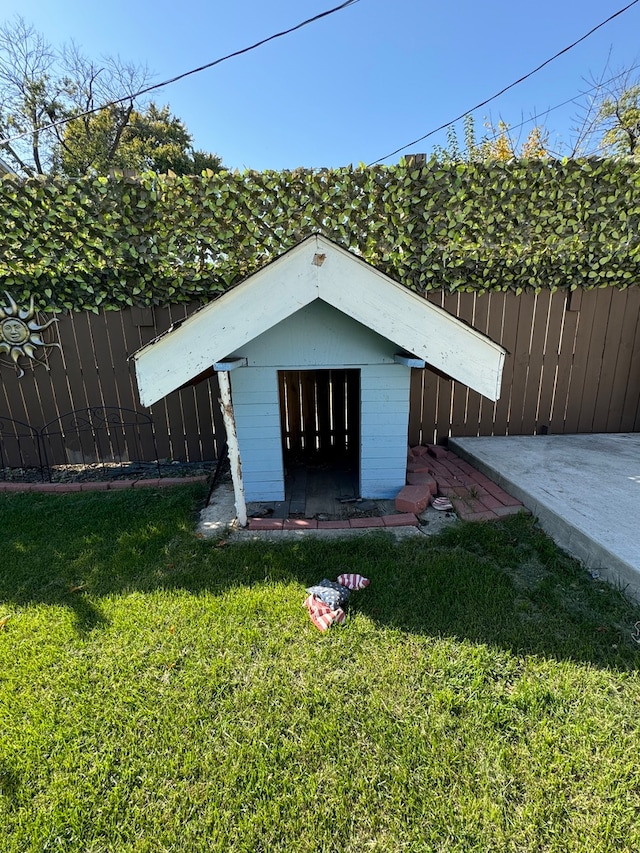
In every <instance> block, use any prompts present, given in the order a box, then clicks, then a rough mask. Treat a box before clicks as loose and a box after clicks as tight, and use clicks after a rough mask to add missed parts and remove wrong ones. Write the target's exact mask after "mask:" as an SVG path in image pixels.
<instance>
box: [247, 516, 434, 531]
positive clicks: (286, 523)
mask: <svg viewBox="0 0 640 853" xmlns="http://www.w3.org/2000/svg"><path fill="white" fill-rule="evenodd" d="M417 525H418V519H417V518H416V516H415V515H414V514H413V513H411V512H405V513H395V514H394V515H378V516H373V517H371V518H351V519H341V520H339V521H316V520H315V519H314V518H286V519H282V518H250V519H249V524H248V525H247V527H245V530H363V529H370V528H378V529H381V528H382V529H384V528H385V527H417Z"/></svg>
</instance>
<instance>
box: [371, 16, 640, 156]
mask: <svg viewBox="0 0 640 853" xmlns="http://www.w3.org/2000/svg"><path fill="white" fill-rule="evenodd" d="M639 2H640V0H632V2H631V3H629V4H627V5H626V6H625V7H624V8H623V9H619V10H618V11H617V12H614V13H613V15H610V16H609V17H608V18H607V19H606V20H604V21H601V23H599V24H597V26H595V27H593V28H592V29H590V30H589V32H588V33H585V34H584V35H583V36H581V37H580V38H579V39H576V41H574V42H573V43H572V44H570V45H567V47H564V48H563V49H562V50H560V51H558V53H555V54H554V55H553V56H551V57H549V59H546V60H545V61H544V62H542V63H541V64H540V65H538V67H537V68H534V69H533V70H532V71H529V73H528V74H525V75H524V76H523V77H520V78H519V79H518V80H515V81H514V82H513V83H509V85H508V86H505V87H504V89H500V91H499V92H496V94H495V95H491V97H490V98H486V99H485V100H484V101H481V102H480V103H479V104H476V105H475V107H471V108H470V109H468V110H465V111H464V112H463V113H460V115H459V116H456V117H455V118H453V119H451V121H448V122H445V124H441V125H440V127H436V128H434V129H433V130H430V131H429V132H428V133H425V134H424V136H420V137H419V138H418V139H414V140H413V142H407V144H406V145H401V146H400V148H396V149H395V151H391V152H390V153H389V154H385V155H384V156H383V157H378V159H377V160H374V161H373V162H371V163H369V164H368V165H369V166H375V165H376V163H380V162H381V161H382V160H387V159H388V158H389V157H393V156H395V155H396V154H399V153H400V152H401V151H404V150H405V148H410V147H411V146H412V145H417V144H418V142H423V141H424V140H425V139H428V138H429V137H430V136H433V135H434V134H435V133H439V132H440V131H441V130H445V129H446V128H447V127H449V125H451V124H455V122H457V121H460V119H463V118H464V117H465V116H466V115H469V113H473V112H475V111H476V110H479V109H480V108H481V107H484V106H486V105H487V104H489V103H491V101H495V99H496V98H499V97H500V95H504V93H505V92H508V91H509V89H513V88H514V87H515V86H517V85H518V84H520V83H523V82H524V81H525V80H527V79H528V78H529V77H532V76H533V75H534V74H537V72H538V71H540V70H541V69H542V68H544V67H545V66H546V65H549V63H550V62H553V61H554V59H558V57H559V56H562V55H563V54H564V53H567V52H568V51H570V50H572V49H573V48H574V47H576V45H578V44H580V42H583V41H584V40H585V39H587V38H589V36H590V35H593V33H595V32H596V30H599V29H600V28H601V27H604V25H605V24H608V23H609V22H610V21H613V19H614V18H617V17H618V16H619V15H622V14H623V13H624V12H626V11H627V10H628V9H630V8H631V7H632V6H635V5H636V4H637V3H639Z"/></svg>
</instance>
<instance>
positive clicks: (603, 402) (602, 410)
mask: <svg viewBox="0 0 640 853" xmlns="http://www.w3.org/2000/svg"><path fill="white" fill-rule="evenodd" d="M620 296H621V297H622V298H616V299H613V298H612V299H611V300H610V305H609V314H608V316H607V317H606V318H605V317H602V316H598V317H597V318H596V322H597V323H598V324H599V325H600V326H601V329H602V358H601V364H600V379H599V382H598V387H597V393H596V398H595V400H594V403H593V406H592V410H591V428H590V429H591V431H592V432H606V430H607V422H608V420H609V410H610V408H611V402H612V392H613V382H614V376H615V373H616V367H617V360H618V353H619V352H620V350H621V340H620V339H616V340H613V339H612V337H611V335H610V334H609V330H610V329H613V328H615V329H619V330H620V331H621V332H622V329H623V326H624V317H625V312H626V309H627V292H626V291H624V292H623V293H622V294H620ZM621 336H622V335H621Z"/></svg>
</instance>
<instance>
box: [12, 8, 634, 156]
mask: <svg viewBox="0 0 640 853" xmlns="http://www.w3.org/2000/svg"><path fill="white" fill-rule="evenodd" d="M359 2H360V0H345V2H344V3H341V4H340V5H339V6H334V7H333V9H327V10H326V11H324V12H320V13H319V14H317V15H314V16H313V17H312V18H307V19H306V20H305V21H301V22H300V23H299V24H296V25H295V26H294V27H289V29H287V30H282V31H281V32H279V33H274V34H273V35H270V36H267V38H263V39H261V40H260V41H257V42H256V43H255V44H251V45H249V46H248V47H243V48H242V49H241V50H234V51H233V53H228V54H227V55H226V56H221V57H220V58H219V59H214V61H213V62H207V64H206V65H200V66H199V67H198V68H192V69H191V71H185V72H184V73H183V74H177V75H176V76H175V77H171V78H170V79H169V80H163V82H162V83H154V84H153V85H152V86H147V87H146V88H144V89H140V90H139V91H138V92H135V94H132V95H124V96H123V97H122V98H116V99H115V100H113V101H108V102H107V103H106V104H102V105H101V106H99V107H94V108H93V109H90V110H86V111H85V112H82V113H77V114H76V115H73V116H71V117H70V118H64V119H59V120H58V121H53V122H51V124H45V125H43V126H42V127H39V128H38V133H42V132H43V131H45V130H51V129H52V128H54V127H60V126H61V125H63V124H67V123H68V122H70V121H74V120H75V119H78V118H84V117H85V116H88V115H92V114H93V113H97V112H100V111H101V110H105V109H108V108H109V107H115V106H117V105H118V104H123V103H125V102H126V101H134V100H135V99H136V98H139V97H141V96H142V95H148V94H149V92H154V91H155V90H156V89H161V88H162V87H163V86H169V85H170V84H171V83H177V82H178V80H184V78H185V77H190V76H191V75H192V74H199V73H200V72H201V71H206V70H207V69H209V68H213V67H214V66H215V65H220V63H221V62H226V61H227V60H228V59H233V58H234V57H236V56H242V55H243V54H245V53H249V52H250V51H252V50H255V49H256V48H258V47H262V45H264V44H267V43H268V42H270V41H274V39H279V38H282V37H283V36H287V35H289V34H290V33H295V32H296V30H301V29H302V28H303V27H306V26H308V25H309V24H313V23H315V22H316V21H319V20H321V19H322V18H326V17H328V16H329V15H333V14H334V13H335V12H341V11H342V10H343V9H346V8H347V7H348V6H353V5H354V4H356V3H359ZM636 2H639V0H636ZM32 133H33V131H26V132H25V133H20V134H18V135H17V136H12V137H11V138H10V139H0V148H1V147H2V146H3V145H10V144H11V143H12V142H16V141H17V140H19V139H23V138H24V137H25V136H31V135H32Z"/></svg>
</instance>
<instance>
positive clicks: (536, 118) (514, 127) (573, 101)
mask: <svg viewBox="0 0 640 853" xmlns="http://www.w3.org/2000/svg"><path fill="white" fill-rule="evenodd" d="M637 68H640V63H638V64H637V65H632V66H631V67H630V68H625V70H624V71H621V72H620V74H614V76H613V77H610V78H609V79H608V80H605V81H604V83H596V84H595V85H594V86H589V88H588V89H585V90H584V92H578V94H577V95H574V96H573V97H572V98H567V100H566V101H562V102H561V103H559V104H556V105H555V106H553V107H547V109H546V110H542V111H541V113H540V115H536V116H534V117H533V118H527V119H525V120H524V121H521V122H519V123H518V124H510V125H509V130H517V129H518V128H519V127H524V125H525V124H531V122H533V121H535V122H537V121H539V120H540V119H544V117H545V116H547V115H549V113H552V112H553V111H554V110H559V109H560V107H566V105H567V104H575V105H576V106H578V105H579V103H578V101H579V98H583V97H584V96H585V95H588V94H589V92H594V91H595V90H596V89H602V88H603V87H604V86H608V85H609V83H613V82H614V80H618V79H619V78H620V77H625V76H626V75H627V74H630V73H631V72H632V71H635V70H636V69H637ZM499 136H500V134H499V133H494V134H493V135H492V136H487V137H486V139H488V140H489V141H490V142H491V141H493V140H494V139H498V137H499Z"/></svg>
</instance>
